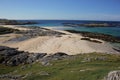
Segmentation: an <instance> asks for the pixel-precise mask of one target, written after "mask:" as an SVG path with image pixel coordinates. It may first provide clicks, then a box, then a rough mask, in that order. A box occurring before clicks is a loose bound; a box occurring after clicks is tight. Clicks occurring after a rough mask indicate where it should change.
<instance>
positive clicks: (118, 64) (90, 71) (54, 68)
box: [0, 53, 120, 80]
mask: <svg viewBox="0 0 120 80" xmlns="http://www.w3.org/2000/svg"><path fill="white" fill-rule="evenodd" d="M98 56H99V57H100V56H102V57H105V58H106V60H104V61H100V60H94V59H93V60H92V61H90V62H82V61H83V59H84V58H85V57H93V58H94V57H98ZM51 63H52V65H51V66H42V65H41V64H40V63H37V62H36V63H34V64H32V66H31V67H30V65H26V67H27V68H26V69H25V70H22V69H21V66H16V67H7V66H3V65H0V74H5V73H9V72H14V71H15V70H17V72H15V73H12V74H15V75H16V74H23V75H25V74H28V73H31V75H29V76H28V77H27V78H25V80H102V79H103V78H104V77H105V76H106V75H107V73H108V72H110V71H113V70H120V55H109V54H95V53H94V54H93V53H92V54H83V55H78V56H76V57H74V58H72V59H64V60H57V61H53V62H51ZM82 70H85V71H82ZM41 71H45V72H48V73H49V74H50V75H48V76H45V75H44V76H43V75H40V74H39V73H40V72H41Z"/></svg>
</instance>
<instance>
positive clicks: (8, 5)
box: [0, 0, 120, 21]
mask: <svg viewBox="0 0 120 80" xmlns="http://www.w3.org/2000/svg"><path fill="white" fill-rule="evenodd" d="M0 18H6V19H57V20H112V21H120V0H0Z"/></svg>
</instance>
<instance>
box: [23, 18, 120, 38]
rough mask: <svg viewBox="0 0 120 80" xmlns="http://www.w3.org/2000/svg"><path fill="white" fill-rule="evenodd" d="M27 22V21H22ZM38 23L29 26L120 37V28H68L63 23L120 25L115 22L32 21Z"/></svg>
mask: <svg viewBox="0 0 120 80" xmlns="http://www.w3.org/2000/svg"><path fill="white" fill-rule="evenodd" d="M22 21H25V20H22ZM31 21H34V22H37V23H39V24H35V25H29V26H40V27H54V29H60V30H77V31H88V32H95V33H96V32H97V33H104V34H109V35H112V36H115V37H120V26H119V27H115V26H113V27H102V26H101V27H82V26H81V27H66V26H63V24H62V23H77V24H80V23H89V22H94V23H105V22H107V23H120V22H115V21H114V22H113V21H80V20H31Z"/></svg>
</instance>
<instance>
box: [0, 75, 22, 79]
mask: <svg viewBox="0 0 120 80" xmlns="http://www.w3.org/2000/svg"><path fill="white" fill-rule="evenodd" d="M22 77H23V76H22V75H10V74H4V75H0V79H1V80H6V79H7V80H20V79H21V78H22Z"/></svg>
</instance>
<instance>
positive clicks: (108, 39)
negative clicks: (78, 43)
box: [66, 30, 120, 43]
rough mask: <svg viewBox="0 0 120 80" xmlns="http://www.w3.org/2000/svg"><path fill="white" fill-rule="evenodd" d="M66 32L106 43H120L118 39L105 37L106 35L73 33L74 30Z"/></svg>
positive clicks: (109, 36)
mask: <svg viewBox="0 0 120 80" xmlns="http://www.w3.org/2000/svg"><path fill="white" fill-rule="evenodd" d="M66 31H68V32H71V33H76V34H81V35H82V36H84V37H90V38H95V39H101V40H104V41H108V42H116V43H120V39H118V38H116V37H114V36H112V35H107V34H102V33H93V32H84V31H75V30H66Z"/></svg>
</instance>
